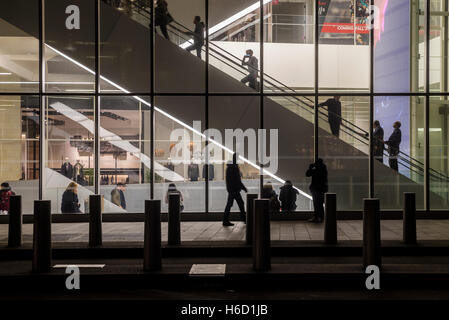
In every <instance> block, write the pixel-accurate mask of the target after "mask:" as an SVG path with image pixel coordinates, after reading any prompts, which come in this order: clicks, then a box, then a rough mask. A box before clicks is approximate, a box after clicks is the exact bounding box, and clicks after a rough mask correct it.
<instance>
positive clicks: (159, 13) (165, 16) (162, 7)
mask: <svg viewBox="0 0 449 320" xmlns="http://www.w3.org/2000/svg"><path fill="white" fill-rule="evenodd" d="M154 11H155V19H154V25H155V26H159V28H161V32H162V34H163V35H164V37H165V39H167V40H170V36H169V35H168V31H167V25H168V24H169V23H170V22H171V21H172V17H171V15H170V13H169V12H168V4H167V1H165V0H157V3H156V8H155V9H154ZM155 31H156V30H155Z"/></svg>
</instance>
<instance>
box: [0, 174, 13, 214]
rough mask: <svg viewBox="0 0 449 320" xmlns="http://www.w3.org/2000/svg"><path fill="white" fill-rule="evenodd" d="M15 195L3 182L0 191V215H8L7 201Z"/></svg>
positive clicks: (6, 183)
mask: <svg viewBox="0 0 449 320" xmlns="http://www.w3.org/2000/svg"><path fill="white" fill-rule="evenodd" d="M14 195H15V193H14V192H13V191H11V187H10V186H9V183H8V182H3V183H2V185H1V189H0V214H8V213H9V201H10V199H11V196H14Z"/></svg>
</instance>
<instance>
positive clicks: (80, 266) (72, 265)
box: [53, 264, 106, 269]
mask: <svg viewBox="0 0 449 320" xmlns="http://www.w3.org/2000/svg"><path fill="white" fill-rule="evenodd" d="M105 266H106V265H105V264H55V265H54V266H53V268H54V269H60V268H64V269H66V268H67V267H78V268H100V269H103V268H104V267H105Z"/></svg>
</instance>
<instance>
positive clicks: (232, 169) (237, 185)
mask: <svg viewBox="0 0 449 320" xmlns="http://www.w3.org/2000/svg"><path fill="white" fill-rule="evenodd" d="M237 159H238V157H237V153H234V154H233V156H232V163H228V165H227V168H226V190H227V191H228V201H227V203H226V208H225V211H224V215H223V226H225V227H230V226H233V225H234V224H233V223H231V222H230V221H229V214H230V211H231V208H232V205H233V204H234V200H235V201H236V202H237V205H238V206H239V209H240V217H241V219H242V220H243V221H246V212H245V205H244V203H243V199H242V195H241V194H240V191H242V190H243V191H245V192H248V190H247V189H246V187H245V186H244V184H243V183H242V175H241V173H240V168H239V165H238V164H237Z"/></svg>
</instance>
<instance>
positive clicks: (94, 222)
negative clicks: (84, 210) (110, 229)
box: [89, 194, 103, 247]
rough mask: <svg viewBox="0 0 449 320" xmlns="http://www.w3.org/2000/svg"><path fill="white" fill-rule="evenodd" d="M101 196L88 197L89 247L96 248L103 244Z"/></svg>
mask: <svg viewBox="0 0 449 320" xmlns="http://www.w3.org/2000/svg"><path fill="white" fill-rule="evenodd" d="M102 198H103V196H101V195H97V194H95V195H90V196H89V246H90V247H97V246H101V245H102V243H103V235H102V225H101V224H102V220H103V219H102V212H101V202H102Z"/></svg>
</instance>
